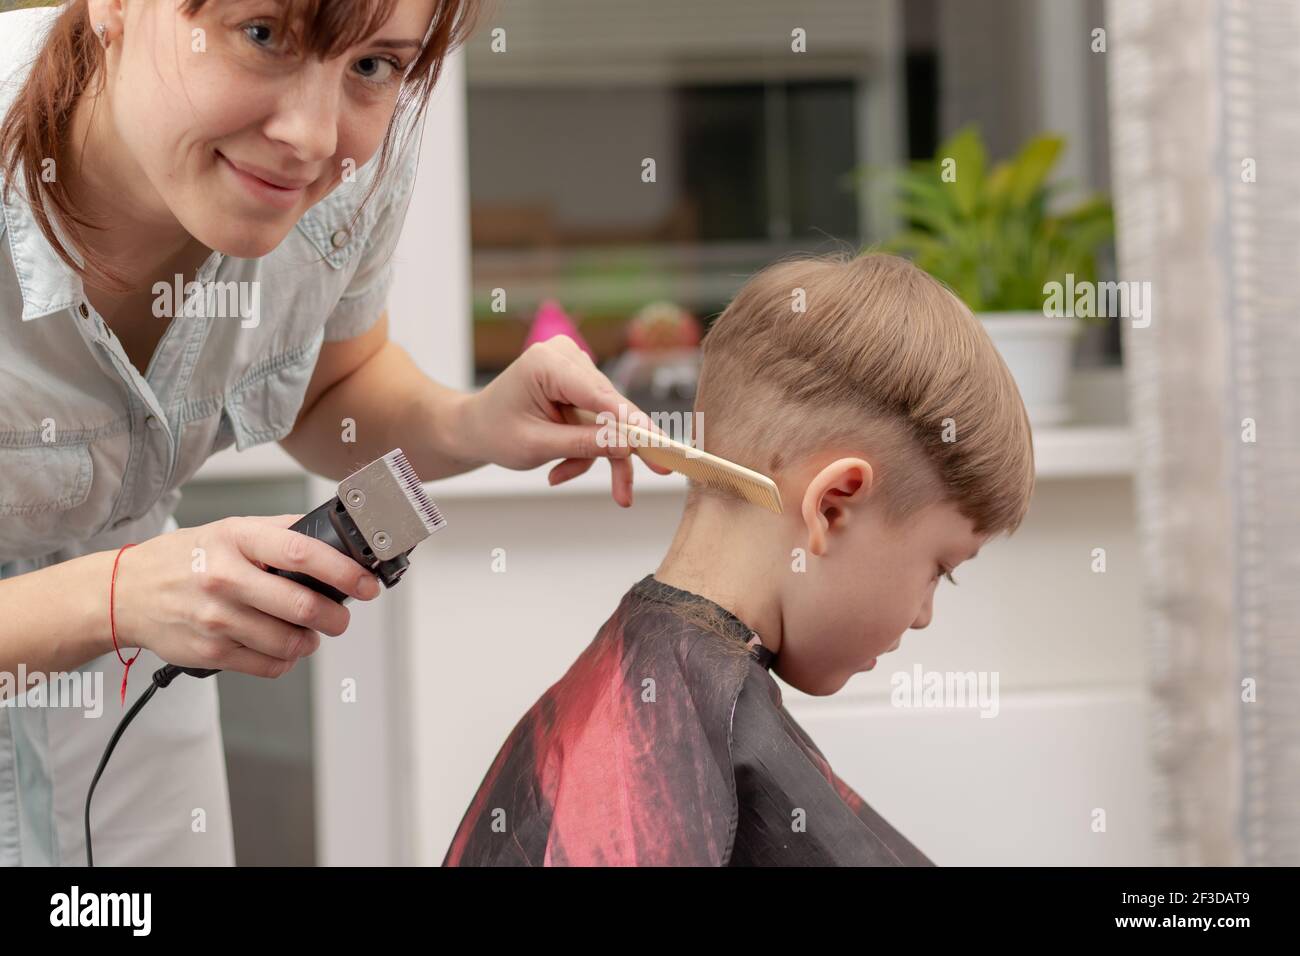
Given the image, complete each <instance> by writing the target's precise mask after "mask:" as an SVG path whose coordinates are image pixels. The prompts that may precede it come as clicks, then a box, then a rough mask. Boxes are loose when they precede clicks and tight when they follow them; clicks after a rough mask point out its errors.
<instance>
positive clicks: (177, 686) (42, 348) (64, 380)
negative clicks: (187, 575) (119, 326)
mask: <svg viewBox="0 0 1300 956" xmlns="http://www.w3.org/2000/svg"><path fill="white" fill-rule="evenodd" d="M57 12H58V9H57V8H49V9H37V10H25V11H15V12H10V13H3V14H0V73H5V74H7V75H4V76H0V115H3V114H4V113H6V112H7V111H8V108H9V104H10V102H11V101H12V98H13V96H14V93H15V92H16V90H17V88H18V85H19V84H21V82H22V80H23V78H24V77H25V76H26V73H27V69H28V68H29V65H30V61H31V55H30V53H28V52H26V51H30V50H34V49H36V46H35V44H38V43H39V41H40V39H41V37H42V36H43V35H44V31H45V30H46V29H47V28H48V26H49V24H50V23H51V22H52V20H53V18H54V16H55V15H56V13H57ZM416 139H417V137H414V136H412V137H407V138H406V139H405V140H404V143H405V145H397V150H396V152H395V155H394V157H393V161H392V163H391V168H390V170H389V171H388V173H387V181H386V183H384V184H382V185H381V186H380V188H379V189H378V191H377V192H376V193H375V195H374V196H372V197H371V200H370V202H369V203H368V204H367V207H366V209H365V210H364V211H363V212H362V214H361V216H360V218H359V219H358V220H357V221H356V223H355V224H353V225H351V227H349V224H350V222H351V220H352V215H353V213H354V212H355V210H356V208H357V207H358V206H359V205H360V202H361V199H362V198H363V197H364V195H365V193H366V191H367V189H368V187H369V185H370V183H371V181H372V177H373V176H374V175H375V174H376V168H377V166H378V156H377V155H376V157H375V158H373V159H372V160H371V161H370V162H369V163H367V164H366V165H365V166H363V167H361V169H359V170H358V171H357V174H356V179H355V181H354V182H351V183H343V184H341V185H340V186H338V187H337V188H336V189H335V190H334V192H332V193H331V194H330V195H329V196H327V197H326V198H325V199H323V200H321V202H319V203H318V204H317V205H315V206H314V207H312V208H311V209H310V210H309V211H308V212H307V213H306V214H305V215H304V216H303V218H302V220H301V221H300V222H299V223H298V225H297V227H296V228H295V229H294V230H293V231H291V232H290V234H289V235H288V236H287V237H286V238H285V239H284V241H283V242H282V243H281V244H280V245H279V246H278V247H277V248H276V249H275V250H274V251H273V252H271V253H270V254H269V255H266V256H264V257H263V258H261V259H236V258H231V257H228V256H225V255H222V254H221V253H219V252H215V253H213V254H212V255H211V256H210V257H209V259H208V260H207V262H205V263H204V265H203V266H202V268H201V269H200V271H199V274H198V276H197V277H193V278H195V279H197V281H198V282H199V283H201V284H202V285H203V289H202V290H201V291H199V293H198V294H199V295H201V296H203V299H202V302H201V303H200V302H199V301H196V300H191V307H190V309H189V311H190V312H191V313H197V314H187V315H181V314H178V315H177V316H176V317H175V318H173V319H171V320H170V325H169V326H168V328H167V330H166V333H165V334H164V335H163V337H162V339H161V341H159V343H158V346H157V349H156V351H155V353H154V355H153V358H152V360H151V361H150V363H149V367H148V368H147V369H145V370H144V373H143V374H141V372H140V371H139V370H137V369H136V368H135V367H134V366H133V365H132V364H131V362H130V360H129V359H128V358H127V356H126V354H125V352H124V351H123V349H122V346H121V344H120V342H119V341H118V339H117V337H116V336H115V335H114V334H113V332H112V331H111V330H110V329H109V328H108V327H107V325H106V324H105V323H104V321H103V319H102V318H101V317H100V316H99V314H98V313H97V312H96V311H95V308H94V306H93V305H91V304H90V302H89V301H87V299H86V297H85V295H84V291H83V285H82V281H81V279H80V277H79V276H78V275H77V274H76V272H75V271H74V270H72V269H71V268H70V267H69V266H68V265H67V264H66V263H64V262H63V260H62V259H60V258H59V257H58V255H57V254H56V253H55V252H54V250H53V248H51V246H50V244H49V243H48V242H47V241H46V239H45V237H44V236H43V235H42V233H41V231H40V228H39V227H38V226H37V223H36V220H35V219H34V217H33V215H32V210H31V208H30V206H29V205H28V203H27V201H26V198H25V196H24V193H23V184H22V182H21V181H19V182H18V183H16V184H15V192H13V193H11V195H10V197H9V199H8V201H7V202H5V203H4V208H3V213H4V217H3V220H0V326H2V327H3V348H0V578H8V577H12V576H15V575H19V574H24V573H27V572H29V571H33V570H36V569H39V568H43V567H47V566H49V565H52V564H56V563H58V562H61V561H65V560H67V559H69V558H72V557H76V556H78V555H83V554H89V553H93V552H97V551H105V550H116V549H117V548H119V547H120V546H121V545H123V544H126V543H128V542H139V541H143V540H145V539H147V538H150V537H152V536H154V535H157V534H159V533H161V532H164V531H169V530H172V529H174V528H175V527H176V525H175V521H174V519H173V518H172V514H173V512H174V511H175V508H176V505H177V502H178V501H179V500H180V490H179V489H180V486H181V485H183V484H184V483H185V482H186V481H187V480H189V478H190V477H191V476H193V475H194V473H195V472H196V471H198V469H199V466H200V465H202V464H203V462H204V461H205V460H206V459H207V457H208V456H209V455H211V454H213V453H214V452H216V451H219V450H221V449H223V448H226V447H228V446H230V445H231V444H233V445H234V446H235V447H236V448H238V449H240V450H243V449H245V448H248V447H250V446H252V445H256V444H259V443H262V442H272V441H277V440H279V439H281V438H283V437H284V436H285V435H287V434H288V433H289V431H290V430H291V428H292V426H293V423H294V420H295V418H296V417H297V414H298V411H299V410H300V408H301V407H302V402H303V396H304V394H305V392H306V389H307V383H308V381H309V379H310V378H311V375H312V372H313V370H314V368H315V365H316V360H317V357H318V355H319V352H320V348H321V344H322V342H325V341H332V340H336V339H345V338H350V337H353V336H356V335H358V334H360V333H361V332H363V331H365V330H366V329H367V328H369V327H370V326H371V325H372V324H373V323H374V322H375V321H376V320H377V319H378V317H379V315H380V314H381V313H382V312H383V310H384V305H385V299H386V296H387V292H388V288H389V284H390V282H391V278H392V265H391V262H390V253H391V252H392V250H393V248H394V247H395V245H396V242H397V237H398V234H399V232H400V230H401V226H402V219H403V216H404V214H405V209H406V203H407V199H408V197H409V195H410V191H411V189H412V185H413V181H414V175H415V167H414V164H415V160H416V149H415V146H416ZM0 185H2V180H0ZM229 283H238V285H234V286H232V285H229ZM232 293H234V294H232ZM241 293H242V295H243V298H242V300H241V299H240V298H239V295H240V294H241ZM237 303H242V305H243V306H244V309H243V311H242V313H241V311H240V310H239V309H238V308H236V307H235V304H237ZM253 305H256V308H253V307H252V306H253ZM176 311H177V312H179V311H180V310H179V309H177V310H176ZM150 320H151V321H160V322H163V321H167V320H166V319H157V320H155V319H153V318H152V316H151V317H150ZM108 584H109V582H108V581H86V582H85V587H88V588H102V589H104V590H105V593H107V588H108ZM105 624H107V622H105ZM161 663H162V662H161V661H159V660H158V658H157V657H154V656H153V655H152V654H150V653H149V652H144V653H142V654H141V657H140V660H139V661H138V662H137V664H136V666H135V667H133V668H132V671H131V685H130V690H129V692H128V700H127V706H130V703H131V700H132V699H133V698H134V697H135V696H137V695H138V694H139V693H140V692H142V691H143V690H144V688H145V687H146V686H147V685H148V680H149V674H151V673H152V672H153V670H155V669H156V668H157V667H159V666H161ZM121 672H122V668H121V665H120V664H119V663H118V661H117V657H116V655H107V656H105V657H101V658H99V659H97V660H94V661H91V662H90V663H89V664H87V665H86V666H85V667H84V668H83V669H82V673H83V675H93V674H95V673H102V674H103V697H104V699H103V700H102V701H101V703H102V707H101V710H102V715H101V716H99V717H97V718H95V717H87V716H85V715H84V709H82V708H64V707H53V706H48V704H47V705H46V706H21V707H20V706H12V705H11V706H8V707H0V865H20V864H26V865H32V864H37V865H39V864H53V865H59V864H81V863H83V862H84V859H85V849H84V839H83V836H82V818H81V814H82V804H83V801H84V799H85V796H86V790H87V787H88V786H89V784H90V779H91V775H92V774H93V772H94V769H95V766H96V764H97V762H98V760H99V756H100V753H101V751H102V750H103V747H104V745H105V743H106V742H107V740H108V738H109V736H110V735H111V733H112V731H113V729H114V727H115V726H116V724H117V722H118V720H119V719H120V717H121V715H122V713H123V709H122V707H121V705H120V703H119V698H118V687H119V686H120V682H121ZM14 679H16V675H15V678H14ZM217 718H218V715H217V696H216V682H215V681H214V680H202V681H200V680H186V681H177V682H176V683H174V684H173V685H172V686H171V687H169V688H168V689H167V690H166V691H164V692H161V693H159V694H158V695H157V696H156V697H155V698H154V700H153V701H152V702H151V703H150V704H149V706H148V707H146V708H145V709H144V710H143V711H142V712H141V714H140V716H139V717H138V718H136V720H135V722H134V723H133V724H132V725H131V728H130V730H129V731H128V732H127V733H126V734H125V735H124V737H123V739H122V742H121V744H120V745H119V747H118V749H117V751H116V753H115V755H114V757H113V761H112V763H111V764H110V766H109V770H108V772H107V773H106V774H105V776H104V779H103V780H101V781H100V784H99V787H98V789H97V790H96V792H95V799H94V804H93V807H92V815H93V816H92V819H93V823H94V834H95V857H96V861H97V862H100V861H102V862H103V863H105V864H113V863H118V864H152V863H176V864H187V863H213V864H222V863H230V862H233V844H232V841H231V829H230V810H229V798H228V795H227V791H226V776H225V765H224V760H223V756H222V749H221V736H220V727H219V724H218V719H217Z"/></svg>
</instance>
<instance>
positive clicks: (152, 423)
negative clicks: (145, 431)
mask: <svg viewBox="0 0 1300 956" xmlns="http://www.w3.org/2000/svg"><path fill="white" fill-rule="evenodd" d="M144 423H145V424H146V425H148V426H149V427H150V428H153V429H157V428H158V427H159V425H158V419H157V418H155V417H154V416H152V415H146V416H145V417H144Z"/></svg>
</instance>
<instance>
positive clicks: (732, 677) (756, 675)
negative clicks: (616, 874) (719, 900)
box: [443, 575, 933, 866]
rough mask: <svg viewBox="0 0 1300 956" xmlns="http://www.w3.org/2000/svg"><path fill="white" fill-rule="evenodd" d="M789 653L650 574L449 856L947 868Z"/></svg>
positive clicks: (536, 862) (514, 737) (487, 781)
mask: <svg viewBox="0 0 1300 956" xmlns="http://www.w3.org/2000/svg"><path fill="white" fill-rule="evenodd" d="M689 605H697V606H699V605H702V606H704V609H706V610H709V611H712V612H714V614H715V615H716V617H717V618H718V619H719V621H720V623H721V624H722V630H723V631H724V632H725V635H724V634H719V633H714V632H712V631H708V630H704V629H702V628H701V627H700V626H697V625H696V624H695V623H692V622H691V621H688V620H687V619H686V618H684V617H683V616H682V613H681V612H682V610H683V609H685V608H687V607H688V606H689ZM728 641H736V642H738V643H739V644H740V645H741V650H740V653H736V652H735V651H736V649H735V648H734V647H727V646H726V643H727V642H728ZM746 648H747V652H746ZM773 659H774V656H773V655H772V654H771V653H770V652H769V651H767V650H766V649H765V648H763V647H762V646H761V642H760V641H759V640H758V637H757V635H756V634H754V632H753V631H751V630H750V628H749V627H747V626H746V625H745V624H744V623H743V622H742V621H741V620H740V619H739V618H737V617H736V616H735V615H733V614H731V613H730V612H728V611H726V610H725V609H724V608H722V607H721V606H719V605H717V604H715V603H713V602H711V601H709V600H707V599H706V598H703V597H700V596H699V595H696V594H692V593H690V592H688V591H684V590H681V589H679V588H675V587H672V586H670V585H668V584H664V583H663V582H661V581H658V580H656V579H655V577H654V576H653V575H647V576H646V577H645V578H643V579H642V580H641V581H639V582H637V583H636V584H635V585H634V586H633V587H632V588H631V590H629V591H628V592H627V594H625V595H624V596H623V599H622V601H621V602H620V603H619V606H618V608H617V610H615V612H614V614H613V615H612V616H611V617H610V618H609V620H607V621H606V622H605V624H604V625H603V626H602V627H601V629H600V632H599V633H598V634H597V635H596V638H595V640H593V641H592V643H591V644H590V645H589V646H588V647H587V649H586V650H585V651H584V652H583V653H582V655H581V656H580V657H579V658H578V659H577V661H575V662H574V664H573V666H572V667H570V668H569V670H568V671H567V672H566V673H565V675H564V676H563V677H562V678H561V679H560V680H559V681H558V682H557V683H556V684H555V685H554V686H552V687H551V688H550V689H549V690H547V691H546V693H545V694H543V695H542V697H541V699H540V700H538V701H537V703H536V704H534V705H533V707H532V708H531V709H530V710H529V711H528V713H526V714H525V715H524V716H523V718H522V719H521V720H520V721H519V723H518V724H517V725H516V726H515V728H514V730H513V731H512V732H511V733H510V736H509V738H508V739H507V740H506V742H505V744H504V745H503V746H502V747H501V750H500V751H499V752H498V753H497V756H496V759H495V760H494V761H493V762H492V766H491V768H490V769H489V770H488V772H487V776H486V777H485V778H484V780H483V783H482V785H481V786H480V787H479V790H478V793H477V794H476V795H475V797H474V799H473V801H472V803H471V804H470V807H469V809H468V810H467V811H466V813H465V816H464V819H463V820H462V821H461V824H460V827H459V828H458V829H457V831H456V835H455V838H454V839H453V840H452V844H451V847H450V849H449V850H448V852H447V856H446V859H445V860H444V861H443V864H444V865H445V866H573V865H577V866H773V865H779V866H820V865H847V866H932V865H933V863H932V862H931V861H930V860H929V859H928V858H927V857H926V856H925V855H924V854H923V853H921V851H920V850H918V849H917V848H916V847H914V846H913V845H912V844H911V843H909V842H908V841H907V840H906V839H905V838H904V837H903V836H902V835H901V834H899V833H898V831H897V830H895V829H894V828H893V827H892V826H890V825H889V824H888V823H886V822H885V820H884V819H882V818H881V816H880V815H879V814H878V813H876V812H875V811H874V810H872V809H871V807H869V806H868V805H867V804H866V802H865V801H863V799H862V798H861V797H860V796H858V794H857V793H855V792H854V791H853V790H852V789H851V788H850V787H849V786H848V785H847V784H845V783H844V781H842V780H841V779H840V778H839V777H837V776H836V775H835V774H834V773H833V772H832V771H831V768H830V765H829V764H828V763H827V762H826V758H825V757H823V756H822V753H821V751H819V750H818V749H817V746H816V744H814V743H813V742H812V739H811V738H809V736H808V735H807V734H806V733H804V731H803V729H802V728H801V727H800V726H799V725H798V724H797V723H795V721H794V719H793V718H792V717H791V716H790V714H789V713H788V712H787V711H786V709H785V707H784V706H783V705H782V703H781V691H780V687H779V686H778V685H777V683H776V681H775V680H773V679H772V676H771V675H770V674H769V672H768V671H769V668H770V667H771V665H772V661H773Z"/></svg>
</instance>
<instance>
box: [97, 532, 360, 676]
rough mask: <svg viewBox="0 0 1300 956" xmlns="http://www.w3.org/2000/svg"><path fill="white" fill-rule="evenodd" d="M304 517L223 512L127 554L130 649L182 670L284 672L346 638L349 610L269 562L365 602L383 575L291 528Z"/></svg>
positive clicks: (123, 574) (124, 593) (119, 588)
mask: <svg viewBox="0 0 1300 956" xmlns="http://www.w3.org/2000/svg"><path fill="white" fill-rule="evenodd" d="M301 517H302V515H279V516H276V517H247V518H223V519H222V520H220V521H214V522H212V523H211V524H205V525H201V526H199V527H196V528H181V529H180V530H177V531H171V532H168V533H167V534H161V535H158V536H157V537H154V538H150V539H149V540H148V541H144V542H141V543H140V544H138V545H136V546H134V547H131V548H128V549H126V550H125V551H123V552H122V554H121V556H120V558H119V559H118V567H117V585H116V591H115V593H116V598H115V601H114V608H115V612H114V620H115V621H116V624H117V643H118V646H119V647H121V648H122V650H123V653H124V654H126V653H127V648H131V647H147V648H148V649H149V650H151V651H153V652H154V653H155V654H157V655H158V656H159V657H161V658H162V659H163V660H165V661H167V662H168V663H169V664H176V665H178V666H180V667H203V668H216V669H218V670H229V671H241V672H243V673H245V674H253V675H255V676H257V677H279V676H281V675H282V674H285V673H287V672H288V671H289V670H290V669H291V668H292V667H293V665H294V664H295V663H296V662H297V661H298V659H299V658H301V657H306V656H307V655H309V654H312V653H314V652H315V651H316V648H318V647H319V646H320V634H321V633H324V634H329V635H331V636H337V635H339V634H342V633H343V632H344V631H345V630H346V629H347V626H348V621H349V619H350V617H351V615H350V614H349V613H348V609H347V608H346V607H344V606H343V605H342V604H338V603H336V602H334V601H332V600H330V599H329V598H327V597H325V595H323V594H318V593H317V592H315V591H313V590H312V589H311V588H309V587H306V586H305V585H302V584H299V583H298V582H297V581H291V580H289V579H288V578H285V577H281V576H280V575H278V574H271V573H269V572H267V571H266V568H267V567H274V568H279V569H281V570H285V571H301V572H303V573H305V574H309V575H311V576H312V577H314V578H316V579H317V580H319V581H323V582H325V583H326V584H329V585H331V586H333V587H334V588H336V589H337V590H339V591H342V592H343V593H345V594H350V595H352V596H353V597H356V598H358V599H360V600H363V601H369V600H371V599H372V598H375V597H378V595H379V592H380V590H381V588H380V585H379V580H378V579H377V578H376V577H375V576H374V575H373V574H371V573H370V572H369V571H367V570H366V569H365V568H363V567H362V566H361V565H359V564H357V563H356V562H355V561H353V560H352V559H351V558H349V557H347V556H346V555H343V554H340V553H339V552H338V551H335V550H334V549H333V548H331V547H330V546H329V545H327V544H326V543H325V542H323V541H318V540H316V539H315V538H312V537H310V536H308V535H305V534H300V533H299V532H297V531H290V530H289V526H290V525H291V524H293V523H294V522H295V521H297V520H298V519H299V518H301ZM318 632H320V633H318ZM128 656H129V655H128Z"/></svg>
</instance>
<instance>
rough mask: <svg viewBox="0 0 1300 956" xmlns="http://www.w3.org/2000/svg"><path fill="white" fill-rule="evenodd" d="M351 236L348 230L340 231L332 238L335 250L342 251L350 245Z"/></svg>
mask: <svg viewBox="0 0 1300 956" xmlns="http://www.w3.org/2000/svg"><path fill="white" fill-rule="evenodd" d="M350 238H351V234H350V233H349V232H348V231H347V230H346V229H340V230H338V232H336V233H334V235H332V236H330V242H332V243H333V244H334V248H335V249H342V248H343V247H344V246H346V245H347V244H348V239H350Z"/></svg>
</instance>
